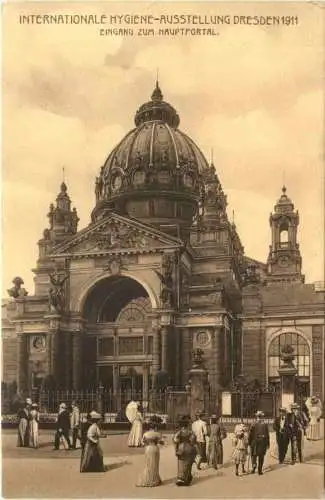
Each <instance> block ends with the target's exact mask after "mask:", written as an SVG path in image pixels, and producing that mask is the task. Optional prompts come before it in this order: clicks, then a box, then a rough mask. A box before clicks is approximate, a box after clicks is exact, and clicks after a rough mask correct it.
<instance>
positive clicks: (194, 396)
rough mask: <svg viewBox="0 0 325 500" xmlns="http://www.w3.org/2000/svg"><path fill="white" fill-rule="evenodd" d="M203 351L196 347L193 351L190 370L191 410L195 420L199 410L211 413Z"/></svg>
mask: <svg viewBox="0 0 325 500" xmlns="http://www.w3.org/2000/svg"><path fill="white" fill-rule="evenodd" d="M202 355H203V351H202V350H201V349H196V350H195V351H194V352H193V368H192V369H191V370H190V412H191V418H192V420H195V414H196V412H197V411H201V412H203V413H209V384H208V371H207V370H206V368H205V367H204V365H203V361H202Z"/></svg>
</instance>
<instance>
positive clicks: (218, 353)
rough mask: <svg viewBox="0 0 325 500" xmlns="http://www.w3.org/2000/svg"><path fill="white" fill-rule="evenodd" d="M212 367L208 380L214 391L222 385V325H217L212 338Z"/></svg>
mask: <svg viewBox="0 0 325 500" xmlns="http://www.w3.org/2000/svg"><path fill="white" fill-rule="evenodd" d="M212 353H213V360H214V362H213V367H212V370H211V373H210V382H211V386H212V389H213V391H214V392H216V391H218V390H220V389H221V387H222V385H223V384H222V382H223V370H224V337H223V327H221V326H217V327H216V328H215V330H214V334H213V339H212Z"/></svg>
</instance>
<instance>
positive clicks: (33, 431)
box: [29, 420, 39, 448]
mask: <svg viewBox="0 0 325 500" xmlns="http://www.w3.org/2000/svg"><path fill="white" fill-rule="evenodd" d="M29 446H30V447H31V448H38V447H39V441H38V422H36V420H31V421H30V422H29Z"/></svg>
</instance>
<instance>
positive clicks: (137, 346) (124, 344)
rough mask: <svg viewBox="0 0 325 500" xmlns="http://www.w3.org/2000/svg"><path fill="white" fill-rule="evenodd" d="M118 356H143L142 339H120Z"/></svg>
mask: <svg viewBox="0 0 325 500" xmlns="http://www.w3.org/2000/svg"><path fill="white" fill-rule="evenodd" d="M119 354H121V355H123V354H124V355H130V354H143V337H120V338H119Z"/></svg>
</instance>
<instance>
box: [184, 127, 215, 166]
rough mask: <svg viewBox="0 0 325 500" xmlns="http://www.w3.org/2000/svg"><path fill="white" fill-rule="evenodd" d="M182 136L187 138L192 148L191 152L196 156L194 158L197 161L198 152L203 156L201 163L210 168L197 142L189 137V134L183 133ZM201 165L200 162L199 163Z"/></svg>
mask: <svg viewBox="0 0 325 500" xmlns="http://www.w3.org/2000/svg"><path fill="white" fill-rule="evenodd" d="M182 135H183V136H185V137H186V139H187V140H188V143H189V146H190V148H191V151H192V153H193V155H194V158H195V159H196V160H197V155H196V152H198V153H199V154H200V155H201V162H202V163H203V164H205V166H206V167H208V166H209V165H208V162H207V161H206V159H205V157H204V154H203V153H202V151H201V150H200V148H199V147H198V146H197V145H196V144H195V142H194V141H193V140H192V139H191V138H190V137H189V136H188V135H187V134H184V132H182ZM198 164H199V162H198Z"/></svg>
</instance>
